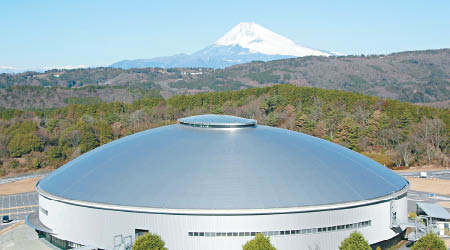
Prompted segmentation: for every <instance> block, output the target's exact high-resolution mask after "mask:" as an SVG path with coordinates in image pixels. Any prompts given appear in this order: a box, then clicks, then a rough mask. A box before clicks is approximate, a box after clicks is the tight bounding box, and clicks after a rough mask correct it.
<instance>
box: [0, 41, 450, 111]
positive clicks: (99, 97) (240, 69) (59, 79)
mask: <svg viewBox="0 0 450 250" xmlns="http://www.w3.org/2000/svg"><path fill="white" fill-rule="evenodd" d="M285 83H290V84H294V85H297V86H310V87H318V88H324V89H339V90H345V91H351V92H358V93H363V94H367V95H372V96H379V97H385V98H392V99H397V100H400V101H409V102H413V103H429V104H432V105H440V106H441V107H450V49H441V50H427V51H411V52H402V53H394V54H389V55H378V56H340V57H334V56H332V57H301V58H294V59H282V60H276V61H270V62H252V63H247V64H241V65H235V66H232V67H229V68H225V69H216V70H214V69H208V68H190V69H187V68H175V69H162V68H143V69H129V70H123V69H114V68H92V69H74V70H52V71H47V72H45V73H34V72H26V73H21V74H15V75H11V74H0V106H2V107H9V108H26V107H41V108H43V107H60V106H64V105H67V104H70V103H92V102H97V101H107V102H111V101H120V102H126V103H132V102H134V101H136V100H138V99H140V98H143V97H151V96H153V97H155V96H159V95H162V96H163V97H165V98H168V97H170V96H172V95H174V94H181V93H198V92H208V91H224V90H239V89H245V88H250V87H266V86H270V85H273V84H285ZM31 86H32V87H31Z"/></svg>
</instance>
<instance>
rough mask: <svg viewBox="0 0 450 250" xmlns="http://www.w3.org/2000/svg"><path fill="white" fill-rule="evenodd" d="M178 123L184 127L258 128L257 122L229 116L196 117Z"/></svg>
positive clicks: (179, 120) (183, 119)
mask: <svg viewBox="0 0 450 250" xmlns="http://www.w3.org/2000/svg"><path fill="white" fill-rule="evenodd" d="M178 122H179V123H180V124H183V125H189V126H194V127H206V128H238V127H252V126H256V123H257V122H256V120H253V119H245V118H241V117H236V116H229V115H196V116H190V117H186V118H182V119H178Z"/></svg>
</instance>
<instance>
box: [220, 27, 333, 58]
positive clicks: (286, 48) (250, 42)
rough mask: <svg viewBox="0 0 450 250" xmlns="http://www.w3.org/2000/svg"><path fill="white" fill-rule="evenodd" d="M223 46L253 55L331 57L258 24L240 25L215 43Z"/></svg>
mask: <svg viewBox="0 0 450 250" xmlns="http://www.w3.org/2000/svg"><path fill="white" fill-rule="evenodd" d="M215 44H216V45H221V46H235V45H238V46H240V47H242V48H247V49H249V50H250V52H252V53H261V54H266V55H289V56H298V57H301V56H330V55H331V54H330V53H326V52H322V51H319V50H315V49H310V48H307V47H303V46H300V45H297V44H295V42H293V41H292V40H289V39H287V38H286V37H284V36H281V35H279V34H277V33H275V32H272V31H270V30H268V29H266V28H264V27H262V26H261V25H258V24H256V23H240V24H238V25H236V26H235V27H234V28H233V29H231V30H230V31H228V32H227V33H226V34H225V35H224V36H223V37H221V38H220V39H219V40H217V41H216V42H215Z"/></svg>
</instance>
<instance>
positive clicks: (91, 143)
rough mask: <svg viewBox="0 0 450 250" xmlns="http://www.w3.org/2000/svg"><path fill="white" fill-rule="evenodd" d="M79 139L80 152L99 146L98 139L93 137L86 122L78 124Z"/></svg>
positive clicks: (92, 132)
mask: <svg viewBox="0 0 450 250" xmlns="http://www.w3.org/2000/svg"><path fill="white" fill-rule="evenodd" d="M80 130H81V141H80V150H81V153H84V152H87V151H89V150H92V149H94V148H96V147H98V146H99V141H98V139H97V137H95V134H94V131H93V129H92V128H91V127H90V126H89V125H87V124H86V123H82V124H81V125H80Z"/></svg>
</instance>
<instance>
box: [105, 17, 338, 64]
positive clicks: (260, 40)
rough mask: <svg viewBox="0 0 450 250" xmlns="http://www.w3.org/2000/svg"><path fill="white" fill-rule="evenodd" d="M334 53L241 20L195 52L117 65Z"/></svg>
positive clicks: (222, 61)
mask: <svg viewBox="0 0 450 250" xmlns="http://www.w3.org/2000/svg"><path fill="white" fill-rule="evenodd" d="M330 55H335V54H334V53H331V52H325V51H321V50H316V49H311V48H307V47H304V46H300V45H297V44H296V43H295V42H293V41H292V40H289V39H288V38H286V37H283V36H281V35H279V34H277V33H274V32H272V31H270V30H268V29H266V28H264V27H262V26H261V25H258V24H256V23H240V24H238V25H237V26H235V27H234V28H233V29H231V30H230V31H229V32H227V33H226V34H225V35H224V36H223V37H221V38H219V39H218V40H217V41H216V42H215V43H214V44H213V45H210V46H208V47H206V48H204V49H202V50H199V51H197V52H195V53H193V54H190V55H187V54H178V55H174V56H167V57H156V58H152V59H137V60H124V61H120V62H117V63H114V64H112V65H111V67H116V68H125V69H128V68H143V67H164V68H172V67H211V68H223V67H228V66H231V65H234V64H239V63H246V62H251V61H258V60H261V61H270V60H277V59H284V58H291V57H302V56H330Z"/></svg>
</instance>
